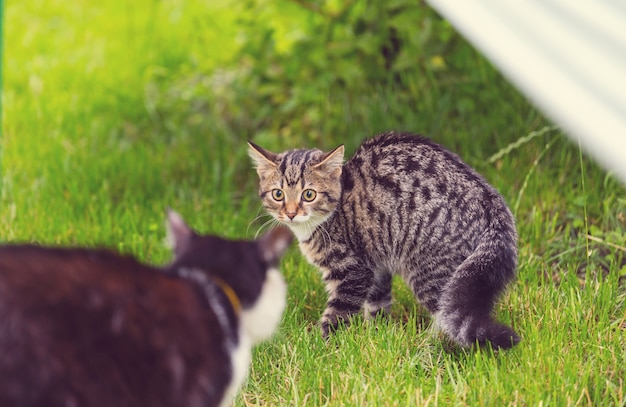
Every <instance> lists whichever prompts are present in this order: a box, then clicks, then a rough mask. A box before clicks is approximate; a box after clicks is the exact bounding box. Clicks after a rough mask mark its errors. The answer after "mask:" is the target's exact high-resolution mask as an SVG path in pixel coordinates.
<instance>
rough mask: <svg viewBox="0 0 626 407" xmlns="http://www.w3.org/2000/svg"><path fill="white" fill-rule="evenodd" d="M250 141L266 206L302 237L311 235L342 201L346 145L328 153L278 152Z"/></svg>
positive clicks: (280, 220)
mask: <svg viewBox="0 0 626 407" xmlns="http://www.w3.org/2000/svg"><path fill="white" fill-rule="evenodd" d="M248 145H249V149H248V153H249V155H250V157H251V158H252V161H253V163H254V165H255V167H256V170H257V174H258V175H259V196H260V197H261V201H262V203H263V206H264V207H265V209H266V210H267V212H268V213H269V214H271V215H272V216H273V217H274V218H275V219H276V220H278V221H279V222H281V223H284V224H286V225H287V226H289V227H290V228H291V229H292V230H293V231H294V233H295V234H296V236H297V237H298V238H299V239H300V240H303V239H306V238H308V236H310V234H311V233H312V232H313V230H314V229H315V228H316V227H317V226H318V225H320V224H322V223H323V222H324V221H326V219H328V217H329V216H330V215H331V214H332V213H333V212H334V211H335V209H336V208H337V205H338V204H339V198H340V197H341V170H342V164H343V154H344V148H343V146H339V147H337V148H335V149H334V150H332V151H330V152H327V153H324V152H322V151H320V150H304V149H301V150H289V151H286V152H284V153H280V154H276V153H272V152H270V151H267V150H265V149H263V148H261V147H259V146H257V145H256V144H254V143H252V142H248Z"/></svg>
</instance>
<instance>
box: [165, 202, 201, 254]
mask: <svg viewBox="0 0 626 407" xmlns="http://www.w3.org/2000/svg"><path fill="white" fill-rule="evenodd" d="M166 226H167V241H168V243H169V246H170V247H171V248H172V250H174V255H175V257H178V256H180V255H181V254H182V253H183V252H184V251H185V250H187V248H188V247H189V242H190V241H191V238H192V237H193V235H194V231H193V230H191V228H190V227H189V226H187V224H186V223H185V221H184V220H183V217H182V216H180V215H179V214H178V212H176V211H174V210H172V209H170V208H168V209H167V225H166Z"/></svg>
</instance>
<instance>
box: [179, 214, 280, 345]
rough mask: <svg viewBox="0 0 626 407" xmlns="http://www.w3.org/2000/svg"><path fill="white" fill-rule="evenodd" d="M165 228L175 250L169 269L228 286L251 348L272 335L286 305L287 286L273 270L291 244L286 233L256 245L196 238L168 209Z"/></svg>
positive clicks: (274, 232) (277, 231) (276, 233)
mask: <svg viewBox="0 0 626 407" xmlns="http://www.w3.org/2000/svg"><path fill="white" fill-rule="evenodd" d="M167 228H168V234H169V240H170V244H171V245H172V248H173V250H174V261H173V262H172V264H171V265H170V266H168V269H169V270H171V271H173V272H176V271H180V270H188V272H191V273H201V274H202V275H204V276H206V278H208V279H209V280H212V281H214V282H216V283H218V284H219V285H220V286H222V287H225V286H226V287H228V288H227V289H228V290H232V292H233V293H234V295H235V296H236V299H235V301H236V303H237V305H238V306H240V307H241V325H242V327H243V329H244V330H245V331H246V333H247V334H248V337H250V338H251V339H252V341H253V343H256V342H258V341H261V340H263V339H266V338H268V337H269V336H271V335H272V333H273V332H274V331H275V330H276V328H277V327H278V324H279V323H280V320H281V318H282V314H283V311H284V309H285V305H286V293H287V287H286V284H285V281H284V279H283V276H282V275H281V273H280V272H279V271H278V266H279V262H280V259H281V257H282V255H283V254H284V253H285V251H286V250H287V248H288V247H289V244H290V243H291V240H292V235H291V232H289V230H288V229H287V228H284V227H280V228H275V229H272V230H270V231H269V232H268V233H266V234H265V235H264V236H261V237H260V238H259V239H258V240H227V239H223V238H221V237H218V236H211V235H200V234H198V233H196V232H195V231H194V230H193V229H191V228H190V227H189V226H187V224H186V223H185V222H184V220H183V218H182V217H181V216H180V215H179V214H178V213H176V212H174V211H172V210H170V211H168V214H167ZM178 274H180V273H178Z"/></svg>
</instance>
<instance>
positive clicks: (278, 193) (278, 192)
mask: <svg viewBox="0 0 626 407" xmlns="http://www.w3.org/2000/svg"><path fill="white" fill-rule="evenodd" d="M272 198H274V200H275V201H282V200H283V199H285V193H284V192H283V190H282V189H272Z"/></svg>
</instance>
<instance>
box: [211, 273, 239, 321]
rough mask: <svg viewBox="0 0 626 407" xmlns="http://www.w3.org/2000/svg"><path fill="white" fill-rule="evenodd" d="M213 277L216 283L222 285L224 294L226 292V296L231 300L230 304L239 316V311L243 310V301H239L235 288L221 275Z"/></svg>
mask: <svg viewBox="0 0 626 407" xmlns="http://www.w3.org/2000/svg"><path fill="white" fill-rule="evenodd" d="M211 279H212V280H213V282H214V283H215V284H217V285H218V286H220V288H221V289H222V291H223V292H224V294H226V297H228V301H230V305H231V306H232V307H233V311H235V315H237V316H239V313H240V312H241V301H239V297H237V294H235V291H234V290H233V288H232V287H231V286H229V285H228V284H226V282H225V281H224V280H222V279H221V278H219V277H216V276H211Z"/></svg>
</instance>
